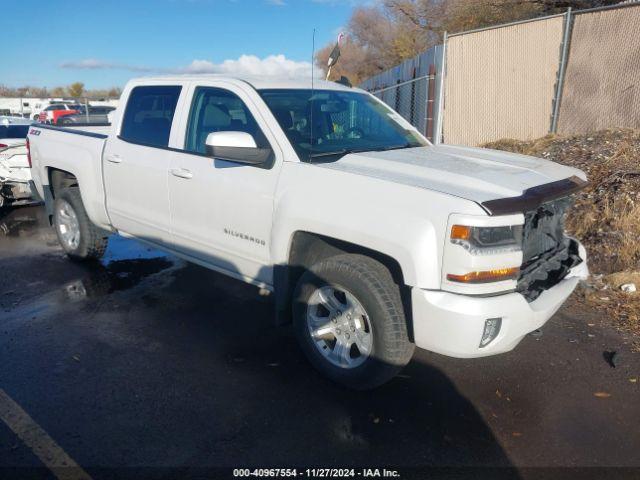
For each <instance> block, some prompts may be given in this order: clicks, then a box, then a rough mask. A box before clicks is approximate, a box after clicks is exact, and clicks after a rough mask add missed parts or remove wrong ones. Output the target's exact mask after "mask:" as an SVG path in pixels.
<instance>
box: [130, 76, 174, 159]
mask: <svg viewBox="0 0 640 480" xmlns="http://www.w3.org/2000/svg"><path fill="white" fill-rule="evenodd" d="M181 89H182V87H179V86H153V87H135V88H134V89H133V90H131V93H130V94H129V100H128V101H127V108H126V110H125V112H124V118H123V119H122V130H121V131H120V137H121V138H122V139H123V140H126V141H129V142H133V143H142V144H145V145H151V146H154V147H166V146H168V145H169V134H170V133H171V122H173V115H174V113H175V111H176V105H177V103H178V97H179V96H180V90H181Z"/></svg>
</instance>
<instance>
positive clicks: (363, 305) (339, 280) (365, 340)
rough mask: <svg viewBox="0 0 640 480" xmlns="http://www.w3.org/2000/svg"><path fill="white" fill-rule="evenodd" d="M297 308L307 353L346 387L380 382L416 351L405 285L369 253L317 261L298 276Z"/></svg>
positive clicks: (298, 331) (299, 331) (300, 336)
mask: <svg viewBox="0 0 640 480" xmlns="http://www.w3.org/2000/svg"><path fill="white" fill-rule="evenodd" d="M293 312H294V327H295V331H296V335H297V337H298V341H299V343H300V345H301V346H302V349H303V351H304V353H305V354H306V356H307V358H308V359H309V360H310V361H311V363H312V364H313V365H314V366H315V367H316V369H318V370H319V371H320V372H321V373H322V374H324V375H325V376H327V377H329V378H330V379H332V380H334V381H336V382H338V383H341V384H342V385H344V386H346V387H349V388H353V389H356V390H365V389H370V388H374V387H377V386H379V385H381V384H383V383H385V382H387V381H388V380H390V379H391V378H393V377H394V376H395V375H396V374H397V373H398V372H400V370H401V369H402V368H403V367H404V366H405V365H406V364H407V363H408V362H409V361H410V360H411V356H412V355H413V350H414V345H413V344H412V343H411V342H410V341H409V336H408V333H407V323H406V320H405V316H404V309H403V305H402V300H401V297H400V289H399V287H398V285H396V284H395V282H394V281H393V278H392V276H391V274H390V272H389V270H388V269H387V268H386V267H385V266H384V265H382V264H381V263H379V262H377V261H375V260H373V259H371V258H369V257H366V256H363V255H350V254H349V255H338V256H335V257H331V258H328V259H325V260H322V261H320V262H318V263H317V264H315V265H313V266H312V267H311V269H309V270H308V271H307V272H305V273H304V274H303V275H302V277H301V278H300V281H299V282H298V286H297V288H296V293H295V297H294V305H293Z"/></svg>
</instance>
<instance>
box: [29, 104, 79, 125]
mask: <svg viewBox="0 0 640 480" xmlns="http://www.w3.org/2000/svg"><path fill="white" fill-rule="evenodd" d="M80 109H81V106H80V105H78V104H75V103H54V104H52V105H49V106H48V107H46V108H45V109H44V110H42V111H41V112H40V115H39V117H38V120H39V121H40V122H42V123H50V124H53V125H55V124H56V123H58V120H59V119H60V118H61V117H64V116H65V115H73V114H74V113H78V112H79V111H80Z"/></svg>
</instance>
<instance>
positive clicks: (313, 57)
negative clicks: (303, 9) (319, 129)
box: [309, 28, 316, 160]
mask: <svg viewBox="0 0 640 480" xmlns="http://www.w3.org/2000/svg"><path fill="white" fill-rule="evenodd" d="M315 63H316V29H315V28H314V29H313V35H312V37H311V98H310V99H309V108H310V109H311V112H310V115H309V117H310V118H309V127H310V129H311V135H310V138H309V140H310V143H309V145H310V149H309V160H311V155H313V91H314V80H315V79H314V77H315V71H314V65H315Z"/></svg>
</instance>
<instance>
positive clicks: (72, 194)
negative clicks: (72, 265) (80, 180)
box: [53, 187, 108, 260]
mask: <svg viewBox="0 0 640 480" xmlns="http://www.w3.org/2000/svg"><path fill="white" fill-rule="evenodd" d="M53 223H54V227H55V229H56V234H57V236H58V241H59V242H60V245H62V248H63V249H64V251H65V252H66V253H67V255H69V257H70V258H72V259H74V260H88V259H98V258H100V257H102V255H103V254H104V251H105V250H106V248H107V242H108V233H107V232H105V231H104V230H102V229H100V228H98V227H96V226H95V225H94V224H93V223H92V222H91V220H89V216H88V215H87V212H86V210H85V209H84V205H83V204H82V198H81V197H80V190H79V189H78V188H77V187H71V188H65V189H63V190H60V191H59V192H57V194H56V199H55V202H54V207H53Z"/></svg>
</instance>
